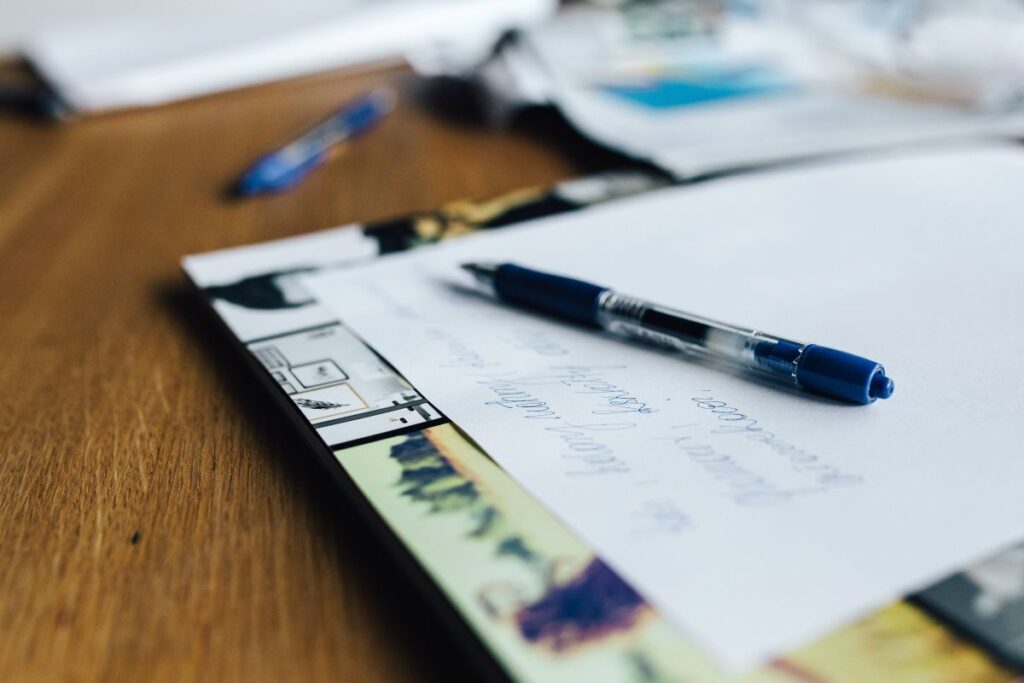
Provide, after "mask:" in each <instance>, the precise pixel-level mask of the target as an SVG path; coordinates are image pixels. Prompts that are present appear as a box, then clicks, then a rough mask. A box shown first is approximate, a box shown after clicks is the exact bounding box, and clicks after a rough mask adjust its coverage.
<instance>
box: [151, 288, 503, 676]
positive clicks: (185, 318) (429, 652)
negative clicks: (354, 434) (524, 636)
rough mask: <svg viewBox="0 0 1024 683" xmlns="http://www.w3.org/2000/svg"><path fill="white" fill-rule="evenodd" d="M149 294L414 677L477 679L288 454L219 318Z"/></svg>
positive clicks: (343, 513)
mask: <svg viewBox="0 0 1024 683" xmlns="http://www.w3.org/2000/svg"><path fill="white" fill-rule="evenodd" d="M156 296H157V298H158V304H159V305H160V307H161V308H163V309H164V310H166V311H167V312H168V314H169V315H171V316H172V317H173V318H174V319H175V320H176V322H177V323H178V324H179V325H180V327H181V329H182V332H183V334H184V335H185V337H187V338H188V341H189V343H190V344H194V345H195V346H196V347H197V348H199V349H200V353H201V354H202V356H203V357H205V360H206V362H205V366H206V369H207V370H209V372H211V373H213V374H215V375H216V376H217V378H218V380H217V381H219V382H221V383H222V385H223V386H224V387H225V388H226V393H228V394H229V396H230V397H231V404H232V405H233V406H234V408H235V409H237V410H238V411H239V412H240V413H242V415H243V418H244V420H245V422H246V424H248V425H250V427H251V429H252V431H253V432H254V433H255V434H256V439H255V440H256V441H258V442H260V443H262V444H266V450H267V451H269V452H272V453H275V454H277V455H278V457H273V459H272V460H273V464H274V465H275V466H276V467H278V468H280V470H281V472H282V474H283V476H284V477H286V478H288V479H290V480H291V481H292V482H293V483H294V484H295V486H296V487H297V488H298V489H299V490H300V494H301V495H300V497H301V499H302V500H303V501H305V504H307V505H309V506H310V508H311V509H310V511H309V512H310V513H311V514H309V515H308V517H309V518H310V519H316V520H323V523H322V524H321V525H319V526H318V528H316V529H315V532H316V533H318V534H320V535H322V537H323V540H324V544H325V545H326V544H328V543H333V544H334V545H335V546H337V547H338V548H339V555H341V556H343V557H344V558H346V559H345V562H344V564H343V565H339V566H338V568H337V569H338V571H337V574H338V576H339V577H341V580H343V581H346V582H351V584H352V585H351V586H349V587H347V588H346V592H352V593H358V594H360V595H362V596H379V597H374V598H369V597H368V598H367V600H368V601H374V602H375V604H374V608H375V609H377V610H379V611H380V612H382V613H383V615H384V618H383V619H382V621H383V622H384V623H386V624H388V629H389V637H392V636H393V640H394V642H395V644H396V647H399V648H401V649H403V650H405V651H407V652H410V653H412V659H413V660H414V661H415V663H416V665H417V667H418V669H419V670H418V676H419V677H420V680H425V681H433V680H437V681H442V680H443V681H450V680H479V679H480V674H481V671H479V670H478V669H477V668H476V667H473V666H472V662H471V661H468V660H469V657H465V656H462V653H464V649H463V648H462V647H461V646H460V644H459V641H458V640H457V638H455V637H454V636H452V635H451V634H450V633H449V632H448V631H447V630H446V629H445V628H444V624H443V622H442V620H441V618H440V617H439V616H438V615H437V614H436V612H435V611H434V609H433V608H432V606H431V605H430V603H429V601H428V600H427V598H426V597H425V596H424V595H423V594H422V593H421V592H420V591H417V590H416V589H415V586H414V583H413V582H412V581H410V580H409V575H408V574H407V573H406V572H404V571H402V567H401V566H399V565H398V563H396V562H395V561H393V560H392V558H391V556H389V554H388V552H389V548H388V547H387V545H386V542H385V541H384V540H382V539H381V538H380V537H379V536H377V535H375V534H374V532H373V530H372V529H371V528H369V525H368V524H367V523H366V519H365V517H364V516H363V515H361V514H360V510H359V509H357V507H356V504H355V503H354V502H353V501H352V500H351V499H350V498H349V497H348V496H345V495H339V489H338V487H337V486H336V485H335V483H334V482H333V479H332V478H331V477H329V476H324V475H325V474H326V472H325V470H324V468H322V467H321V466H320V465H319V463H317V462H315V461H314V459H313V458H311V457H291V456H292V455H293V454H294V453H296V451H299V450H306V449H307V448H308V447H307V446H306V442H305V441H304V439H303V437H302V436H301V435H300V434H299V433H298V431H297V430H296V429H295V428H294V427H293V426H292V425H291V424H290V423H289V422H288V421H287V420H286V419H284V414H283V411H282V410H281V408H280V407H279V406H278V405H276V404H275V403H274V402H273V400H272V398H271V396H270V394H269V392H267V391H266V389H265V388H264V387H263V385H261V384H260V383H259V381H258V379H257V377H256V375H255V374H254V373H253V372H252V369H251V367H250V366H248V365H247V364H246V363H245V362H244V359H243V358H242V357H241V354H239V353H238V351H237V350H236V347H235V346H234V342H233V341H231V340H230V339H229V338H228V335H227V334H226V333H225V332H224V331H223V330H222V328H221V327H220V322H219V320H217V319H215V318H214V316H213V314H212V313H211V312H210V311H209V310H208V309H207V308H206V307H205V305H204V304H203V302H202V301H201V300H200V298H199V297H198V296H197V295H196V294H195V293H194V292H193V291H192V290H191V289H190V288H189V287H188V286H187V285H184V284H176V283H164V285H163V286H162V287H160V289H158V291H157V293H156ZM305 516H306V515H303V517H305ZM341 529H344V532H345V533H344V535H342V534H341V533H340V532H339V530H341ZM339 673H342V672H339ZM484 673H490V674H491V675H493V673H494V672H493V671H490V672H488V671H485V672H484Z"/></svg>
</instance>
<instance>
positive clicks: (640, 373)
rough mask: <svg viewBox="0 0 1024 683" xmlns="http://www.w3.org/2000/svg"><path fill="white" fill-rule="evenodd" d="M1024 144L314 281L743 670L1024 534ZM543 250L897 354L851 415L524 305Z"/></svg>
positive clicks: (552, 259)
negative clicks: (495, 296) (517, 305)
mask: <svg viewBox="0 0 1024 683" xmlns="http://www.w3.org/2000/svg"><path fill="white" fill-rule="evenodd" d="M1022 181H1024V155H1022V154H1021V153H1020V152H1019V151H1018V150H1017V149H1015V148H996V147H992V148H980V149H979V148H974V149H960V150H941V151H932V152H928V153H919V154H918V155H916V156H911V157H897V158H875V159H870V160H860V161H847V162H844V163H838V164H834V165H828V166H826V165H822V166H812V167H805V168H802V169H792V170H786V171H779V172H774V173H770V174H763V175H758V176H752V177H744V178H734V179H727V180H723V181H720V182H716V183H712V184H707V185H700V186H694V187H689V188H679V189H669V190H663V191H659V192H655V193H652V194H650V195H646V196H644V197H641V198H636V199H629V200H623V201H620V202H617V203H614V204H609V205H605V206H602V207H599V208H592V209H587V210H584V211H581V212H579V213H576V214H573V215H568V216H563V217H556V218H552V219H545V220H540V221H536V222H534V223H533V224H531V225H528V226H525V227H519V228H512V229H509V230H508V231H506V232H504V233H501V234H493V235H478V236H470V237H467V238H464V239H462V240H459V241H457V242H454V243H449V244H446V245H442V246H439V247H435V248H431V249H427V250H423V251H421V252H418V253H415V254H409V255H401V256H394V257H389V258H386V259H383V260H381V261H379V262H378V263H377V264H374V265H369V266H366V267H360V268H355V269H351V270H347V271H344V272H336V273H323V274H319V275H312V276H310V277H308V278H306V279H305V284H306V286H307V287H309V288H310V289H311V290H312V291H313V292H314V294H315V295H316V296H317V297H318V298H320V299H321V300H322V301H323V302H325V303H326V304H327V305H328V306H329V307H330V308H332V309H333V310H334V311H335V312H336V313H337V315H338V316H339V317H340V318H341V320H343V321H345V323H346V324H347V325H349V326H350V327H351V328H352V329H354V330H355V331H356V332H357V333H358V334H359V335H361V336H362V337H363V338H364V339H365V340H366V341H367V342H368V343H369V344H370V345H371V346H372V347H373V348H374V349H375V350H377V351H378V352H380V353H381V354H382V355H383V356H384V357H385V358H386V359H387V360H388V361H389V362H391V363H393V364H394V365H395V366H396V368H397V369H398V370H399V371H400V372H402V373H403V375H405V376H406V377H407V378H408V379H409V380H410V381H411V382H412V383H413V385H414V386H415V388H416V389H417V391H419V392H420V393H421V394H422V395H423V396H424V397H425V398H427V399H428V400H429V401H431V403H432V404H433V405H435V406H437V407H438V408H439V409H440V410H441V411H442V412H443V413H444V414H445V415H447V416H448V417H449V418H451V419H452V420H453V421H454V422H455V423H456V424H457V425H459V427H460V428H461V429H463V430H464V431H465V432H466V433H467V434H468V435H469V436H470V437H472V438H473V439H474V440H475V441H476V442H477V443H478V444H479V445H480V446H481V447H482V448H483V449H484V450H485V451H486V452H487V453H488V454H489V455H490V456H491V457H493V458H494V459H495V460H496V461H497V462H498V463H499V464H500V465H502V466H503V467H504V468H505V469H506V470H507V471H508V472H509V473H510V474H511V475H512V476H514V477H515V478H517V479H518V480H520V481H521V482H522V483H523V484H524V486H525V487H526V488H527V489H528V490H530V491H531V492H532V493H533V494H534V495H536V496H537V497H538V498H539V499H540V500H541V501H543V502H544V503H545V504H546V505H547V506H548V507H549V508H550V509H551V510H552V511H553V512H554V513H555V514H556V515H557V516H559V517H560V518H561V519H563V520H564V521H565V522H566V523H567V524H568V525H569V526H570V527H572V528H573V529H574V530H576V531H577V532H578V533H579V535H580V536H581V537H582V538H583V539H584V540H585V541H587V542H588V543H589V544H590V545H591V546H592V547H593V548H595V550H597V551H598V553H599V554H600V555H601V556H602V558H603V559H604V560H605V561H606V562H608V563H609V564H610V565H611V566H612V567H614V568H615V569H616V571H618V572H619V573H621V574H622V575H623V576H624V577H625V578H626V579H627V580H628V581H629V582H630V583H631V584H632V585H633V586H635V587H636V588H637V589H638V590H639V591H640V592H641V593H642V594H643V595H644V596H645V597H646V598H647V599H648V600H649V601H650V602H651V603H652V604H654V605H655V606H656V607H657V608H658V609H659V610H661V611H662V613H663V614H665V615H666V616H667V617H668V618H670V619H671V620H673V621H674V622H676V623H677V624H679V625H681V626H682V627H683V628H685V629H686V630H688V631H689V632H690V633H691V634H692V635H693V636H694V637H695V638H696V640H697V641H698V642H699V643H701V644H703V645H704V646H705V647H706V648H707V649H708V651H709V652H710V653H711V654H713V655H715V656H717V657H719V658H720V659H721V661H722V662H723V663H725V664H727V665H731V666H733V667H746V666H750V665H753V664H755V663H757V662H759V661H762V660H764V659H766V658H769V657H771V656H772V655H774V654H775V653H778V652H780V651H783V650H785V649H787V648H790V647H792V646H796V645H798V644H800V643H803V642H806V641H807V640H809V639H811V638H812V637H814V636H816V635H819V634H821V633H823V632H826V631H828V630H830V629H832V628H834V627H836V626H838V625H840V624H841V623H844V622H846V621H848V620H851V619H853V618H856V617H857V616H860V615H862V614H864V613H866V612H867V611H868V610H870V609H871V608H874V607H878V606H880V605H881V604H883V603H885V602H886V601H888V600H891V599H894V598H897V597H899V596H900V595H902V594H905V593H907V592H910V591H912V590H914V589H916V588H919V587H922V586H923V585H925V584H927V583H929V582H931V581H933V580H935V579H937V578H940V577H942V576H944V575H946V574H948V573H950V572H952V571H954V570H956V569H958V568H961V567H963V566H965V565H966V564H968V563H970V562H971V561H973V560H976V559H979V558H980V557H982V556H984V555H986V554H989V553H992V552H994V551H997V550H999V549H1001V548H1003V547H1005V546H1007V545H1009V544H1011V543H1012V542H1014V541H1016V540H1019V538H1021V537H1022V536H1024V496H1021V495H1020V482H1021V481H1022V480H1024V459H1022V458H1021V452H1020V445H1019V435H1018V431H1019V428H1018V427H1017V424H1016V422H1017V420H1016V416H1017V415H1019V414H1020V413H1021V411H1022V410H1024V388H1022V386H1021V384H1020V381H1019V380H1020V378H1021V377H1022V376H1024V360H1022V358H1021V356H1020V354H1018V353H1017V348H1016V347H1017V344H1018V340H1019V339H1021V338H1022V335H1024V316H1022V315H1021V313H1020V311H1022V310H1024V277H1022V275H1021V273H1022V272H1024V268H1022V266H1024V264H1022V262H1021V261H1022V254H1024V232H1022V231H1021V230H1020V221H1021V215H1020V208H1019V188H1020V186H1021V183H1022ZM470 260H499V261H506V260H507V261H516V262H518V263H520V264H522V265H529V266H533V267H537V268H541V269H547V270H550V271H553V272H560V273H564V274H567V275H572V276H576V277H581V278H586V279H590V280H593V281H596V282H599V283H602V284H607V285H611V286H614V287H615V288H616V289H618V290H620V291H624V292H626V293H629V294H634V295H637V296H641V297H645V298H648V299H651V300H654V301H657V302H659V303H663V304H666V305H670V306H674V307H677V308H680V309H683V310H687V311H692V312H694V313H697V314H701V315H705V316H708V317H712V318H716V319H721V320H724V321H727V322H733V323H737V324H741V325H745V326H750V327H755V328H758V329H762V330H764V331H766V332H770V333H774V334H778V335H781V336H785V337H788V338H792V339H799V340H803V341H807V342H813V343H819V344H824V345H828V346H833V347H836V348H840V349H843V350H847V351H850V352H853V353H857V354H860V355H863V356H867V357H869V358H873V359H876V360H878V361H880V362H882V363H884V364H885V366H886V369H887V371H888V373H889V374H890V376H892V377H893V378H894V379H895V382H896V392H895V394H894V396H893V397H892V398H891V399H889V400H888V401H879V402H878V403H876V404H873V405H870V406H850V405H842V404H839V403H835V402H832V401H829V400H825V399H822V398H817V397H814V396H811V395H808V394H805V393H801V392H798V391H795V390H786V389H780V388H778V387H775V386H772V385H767V384H762V383H760V382H758V381H755V380H752V379H750V378H747V377H743V376H737V375H733V374H729V373H726V372H723V371H721V370H720V369H717V368H713V367H708V366H704V365H701V364H697V363H694V362H690V361H687V360H685V359H683V358H681V357H678V356H674V355H672V354H670V353H668V352H664V351H659V350H656V349H651V348H647V347H643V346H638V345H636V344H632V343H630V342H626V341H622V340H619V339H616V338H612V337H608V336H605V335H602V334H599V333H596V332H593V331H590V330H585V329H581V328H578V327H574V326H572V325H568V324H565V323H562V322H559V321H555V320H551V319H546V318H542V317H538V316H536V315H533V314H528V313H525V312H522V311H518V310H515V309H512V308H509V307H506V306H503V305H501V304H498V303H496V302H494V301H492V300H490V299H488V298H487V297H486V296H483V295H481V294H479V293H478V292H476V291H475V290H473V289H471V288H470V287H469V286H468V279H465V278H463V275H464V274H463V273H461V272H460V271H459V268H458V264H460V263H462V262H465V261H470Z"/></svg>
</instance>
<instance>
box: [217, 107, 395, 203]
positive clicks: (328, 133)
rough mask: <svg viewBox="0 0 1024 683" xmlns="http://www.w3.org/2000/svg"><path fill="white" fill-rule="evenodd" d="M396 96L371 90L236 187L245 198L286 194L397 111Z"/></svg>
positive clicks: (264, 160) (259, 163)
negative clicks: (342, 145)
mask: <svg viewBox="0 0 1024 683" xmlns="http://www.w3.org/2000/svg"><path fill="white" fill-rule="evenodd" d="M394 106H395V94H394V92H393V91H391V90H388V89H378V90H372V91H370V92H369V93H367V94H366V95H363V96H362V97H360V98H359V99H357V100H354V101H353V102H350V103H348V104H346V105H345V106H343V107H342V108H340V109H338V110H337V111H336V112H334V113H333V114H331V115H330V116H329V117H327V118H326V119H324V120H323V121H322V122H320V123H318V124H317V125H316V126H314V127H313V128H311V129H310V130H309V131H307V132H305V133H303V134H302V135H301V136H300V137H298V138H297V139H295V140H294V141H292V142H290V143H288V144H287V145H285V146H284V147H281V148H280V149H277V150H274V151H273V152H270V153H269V154H265V155H263V156H262V157H260V158H259V159H257V160H256V162H255V163H253V165H252V166H250V167H249V170H247V171H246V172H245V173H243V174H242V177H241V178H239V179H238V182H237V183H236V184H235V191H236V193H237V194H239V195H241V196H243V197H251V196H253V195H257V194H265V193H270V192H283V191H284V190H287V189H289V188H291V187H293V186H295V185H296V184H298V183H299V182H300V181H301V180H302V179H303V178H305V177H306V176H307V175H309V173H310V172H311V171H312V170H313V169H315V168H316V167H317V166H319V165H320V164H322V163H324V162H325V161H326V160H327V158H328V157H329V156H330V154H331V151H332V149H333V148H334V146H335V145H337V144H339V143H341V142H344V141H345V140H348V139H350V138H353V137H355V136H357V135H360V134H361V133H365V132H366V131H368V130H369V129H370V128H372V127H373V126H374V124H376V123H377V122H379V121H380V120H381V119H383V118H384V117H385V116H387V115H388V113H390V112H391V110H392V109H394Z"/></svg>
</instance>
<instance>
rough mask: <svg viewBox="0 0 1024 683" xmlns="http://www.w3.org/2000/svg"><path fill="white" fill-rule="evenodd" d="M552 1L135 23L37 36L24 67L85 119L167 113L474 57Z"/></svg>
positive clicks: (441, 1) (362, 5)
mask: <svg viewBox="0 0 1024 683" xmlns="http://www.w3.org/2000/svg"><path fill="white" fill-rule="evenodd" d="M553 6H554V3H553V2H552V0H529V1H525V2H524V0H483V1H481V0H388V1H387V2H380V1H379V0H378V1H377V2H366V1H365V0H339V1H337V2H322V1H320V2H313V3H305V4H303V3H298V4H294V5H291V4H290V5H288V6H282V7H279V8H276V9H274V10H268V9H267V8H265V7H264V8H256V9H254V10H253V11H251V12H238V11H219V12H215V11H209V12H201V13H187V14H184V15H183V14H181V13H179V12H155V11H150V12H148V13H135V14H133V15H129V16H125V17H118V18H109V19H105V20H101V21H96V22H92V23H82V22H79V23H73V24H69V25H64V26H61V25H56V26H51V27H49V28H46V29H43V30H40V31H38V32H36V33H35V34H33V35H30V36H29V37H28V39H27V40H26V45H25V47H24V53H25V56H26V57H27V58H28V59H29V60H30V61H31V62H32V63H33V64H34V66H35V67H36V68H37V69H38V70H39V71H40V72H41V73H42V74H43V76H44V77H45V78H46V79H47V80H48V81H49V82H50V83H51V84H52V85H53V86H54V87H55V88H56V89H57V91H58V92H59V93H60V95H61V96H62V97H63V98H64V99H65V100H66V101H67V102H68V103H69V104H70V105H71V106H72V107H73V108H74V109H76V110H77V111H80V112H93V111H100V110H104V109H112V108H120V107H135V106H148V105H155V104H163V103H165V102H171V101H174V100H179V99H183V98H187V97H196V96H199V95H205V94H209V93H213V92H218V91H221V90H228V89H231V88H240V87H244V86H249V85H254V84H257V83H264V82H267V81H272V80H276V79H282V78H289V77H293V76H299V75H303V74H309V73H315V72H318V71H326V70H328V69H334V68H339V67H343V66H350V65H354V64H363V63H367V62H374V61H379V60H384V59H395V58H400V57H403V56H407V55H411V54H415V53H417V52H420V51H428V52H430V51H437V50H456V51H458V52H460V53H461V52H464V51H466V50H477V51H479V52H480V53H481V55H482V54H483V53H484V52H485V51H486V50H487V49H489V47H490V46H491V45H492V43H493V41H494V40H496V39H497V38H498V37H499V36H500V35H501V33H502V32H504V31H506V30H508V29H510V28H513V27H521V26H524V25H528V24H531V23H533V22H536V21H539V20H540V19H541V18H543V17H545V16H547V15H548V14H550V12H551V11H552V9H553Z"/></svg>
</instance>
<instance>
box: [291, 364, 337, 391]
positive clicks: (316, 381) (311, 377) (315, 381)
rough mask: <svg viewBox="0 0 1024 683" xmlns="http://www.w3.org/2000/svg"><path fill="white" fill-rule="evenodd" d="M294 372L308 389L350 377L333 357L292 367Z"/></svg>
mask: <svg viewBox="0 0 1024 683" xmlns="http://www.w3.org/2000/svg"><path fill="white" fill-rule="evenodd" d="M291 371H292V374H293V375H295V378H296V379H297V380H299V383H300V384H302V386H303V387H304V388H306V389H311V388H313V387H322V386H326V385H328V384H336V383H338V382H344V381H345V380H347V379H348V375H346V374H345V373H344V372H343V371H342V369H341V368H339V367H338V364H337V363H335V362H334V361H333V360H331V359H329V358H328V359H325V360H318V361H316V362H313V363H306V364H305V365H294V366H292V367H291Z"/></svg>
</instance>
